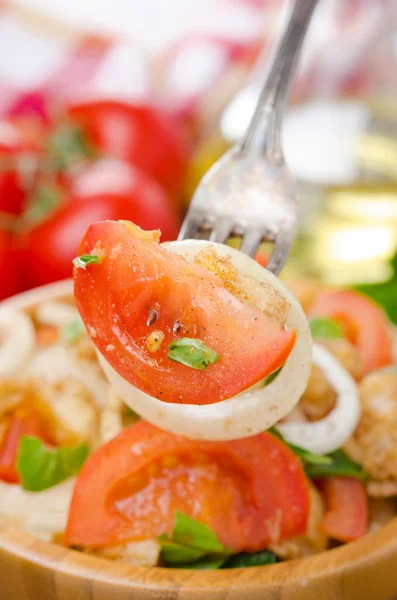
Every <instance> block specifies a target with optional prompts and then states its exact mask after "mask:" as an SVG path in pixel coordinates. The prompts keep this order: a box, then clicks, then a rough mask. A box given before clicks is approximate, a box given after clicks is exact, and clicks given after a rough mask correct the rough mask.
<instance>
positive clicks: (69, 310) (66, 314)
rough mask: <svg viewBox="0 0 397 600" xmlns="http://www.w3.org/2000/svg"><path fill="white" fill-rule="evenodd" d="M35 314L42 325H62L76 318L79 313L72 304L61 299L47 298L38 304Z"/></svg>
mask: <svg viewBox="0 0 397 600" xmlns="http://www.w3.org/2000/svg"><path fill="white" fill-rule="evenodd" d="M35 316H36V319H37V320H38V322H39V323H40V324H41V325H50V326H52V327H62V326H63V325H67V324H68V323H70V322H71V321H73V320H74V319H76V318H77V317H78V316H79V313H78V310H77V308H76V307H75V306H72V305H71V304H66V302H61V301H59V300H47V302H41V303H40V304H39V305H38V306H37V308H36V313H35Z"/></svg>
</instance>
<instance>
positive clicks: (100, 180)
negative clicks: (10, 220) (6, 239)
mask: <svg viewBox="0 0 397 600" xmlns="http://www.w3.org/2000/svg"><path fill="white" fill-rule="evenodd" d="M69 185H70V187H69V192H67V195H68V197H67V198H66V199H65V201H64V203H63V204H62V205H61V207H60V208H59V209H58V210H55V212H53V213H52V214H51V215H50V216H49V217H48V218H47V219H46V220H44V221H42V222H41V223H39V224H38V225H37V226H35V227H33V229H31V231H29V232H28V233H27V234H26V235H25V236H24V240H23V245H24V247H25V253H26V261H27V262H26V270H27V280H28V284H29V285H30V286H31V287H34V286H38V285H44V284H46V283H51V282H52V281H58V280H60V279H66V278H68V277H71V276H72V260H73V258H75V256H76V255H77V253H78V246H79V243H80V241H81V238H82V236H83V235H84V232H85V231H86V229H87V227H88V226H89V225H90V224H91V223H92V222H93V221H96V220H102V219H134V220H136V221H137V222H138V223H140V224H141V225H142V227H147V228H148V229H154V228H157V227H161V228H162V230H163V232H164V239H165V240H172V239H175V238H176V236H177V234H178V231H179V224H180V220H179V214H178V212H177V210H176V209H175V208H174V207H173V206H172V205H171V204H170V202H169V199H168V197H167V196H166V194H165V192H164V191H163V190H162V189H161V187H160V186H158V185H157V184H156V183H155V182H153V181H150V180H149V179H148V178H147V177H146V176H145V175H144V174H143V173H141V172H139V171H138V170H137V169H135V168H134V167H132V166H131V165H126V164H120V163H117V162H109V161H106V162H98V163H95V164H94V165H92V166H90V167H89V168H88V169H87V170H85V171H84V172H83V173H81V174H79V175H78V176H77V177H75V178H74V179H73V180H72V181H71V182H70V184H69Z"/></svg>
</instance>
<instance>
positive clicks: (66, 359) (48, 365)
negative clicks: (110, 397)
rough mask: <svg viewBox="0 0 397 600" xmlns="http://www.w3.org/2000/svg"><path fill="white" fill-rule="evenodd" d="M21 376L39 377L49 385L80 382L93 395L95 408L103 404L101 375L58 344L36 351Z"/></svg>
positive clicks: (104, 393) (102, 380)
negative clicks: (69, 380) (72, 380)
mask: <svg viewBox="0 0 397 600" xmlns="http://www.w3.org/2000/svg"><path fill="white" fill-rule="evenodd" d="M23 376H24V377H26V378H29V377H41V378H43V379H45V380H46V381H49V382H51V383H56V382H57V381H59V380H61V379H67V378H68V377H70V378H73V379H76V380H77V381H80V383H82V384H83V385H84V386H85V387H86V388H87V390H88V391H89V392H90V393H91V394H92V395H93V397H94V399H95V402H96V404H97V406H99V407H102V406H103V405H104V403H105V398H106V393H107V385H106V380H105V379H104V377H103V376H102V374H101V373H99V370H98V372H96V370H95V367H94V366H91V365H90V364H87V361H84V362H83V363H79V362H78V361H77V359H74V358H73V356H72V355H71V352H70V351H69V350H67V349H66V348H65V347H63V346H61V345H60V344H55V345H53V346H49V347H48V348H42V349H38V350H37V351H36V353H35V355H34V357H33V359H32V360H31V362H30V363H29V365H28V366H27V368H26V369H25V371H24V373H23Z"/></svg>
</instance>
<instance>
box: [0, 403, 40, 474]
mask: <svg viewBox="0 0 397 600" xmlns="http://www.w3.org/2000/svg"><path fill="white" fill-rule="evenodd" d="M24 435H31V436H35V437H39V438H40V439H42V440H43V441H49V436H48V424H47V422H46V421H45V420H44V419H43V417H41V415H39V414H38V413H37V412H35V411H33V410H29V409H25V408H21V409H18V410H17V411H16V412H15V414H14V415H13V416H12V417H11V421H10V423H9V425H8V428H7V431H6V433H5V435H4V439H3V441H2V444H1V446H0V479H2V480H3V481H7V482H8V483H19V481H20V480H19V473H18V471H17V468H16V465H17V458H18V448H19V442H20V439H21V437H22V436H24Z"/></svg>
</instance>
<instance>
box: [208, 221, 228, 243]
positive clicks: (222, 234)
mask: <svg viewBox="0 0 397 600" xmlns="http://www.w3.org/2000/svg"><path fill="white" fill-rule="evenodd" d="M233 225H234V223H233V221H231V220H230V219H219V220H218V221H217V222H216V223H215V225H214V227H213V229H212V231H211V235H210V237H209V241H210V242H218V243H219V244H224V243H225V242H227V240H228V239H229V237H230V233H231V231H232V229H233Z"/></svg>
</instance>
